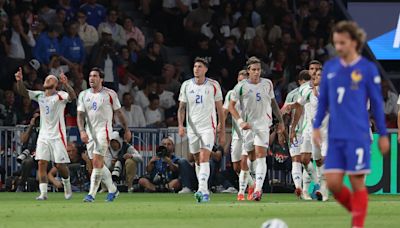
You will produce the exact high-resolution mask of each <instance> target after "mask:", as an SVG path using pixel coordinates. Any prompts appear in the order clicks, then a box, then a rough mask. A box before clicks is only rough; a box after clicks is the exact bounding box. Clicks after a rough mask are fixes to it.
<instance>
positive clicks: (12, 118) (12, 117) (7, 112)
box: [0, 90, 17, 126]
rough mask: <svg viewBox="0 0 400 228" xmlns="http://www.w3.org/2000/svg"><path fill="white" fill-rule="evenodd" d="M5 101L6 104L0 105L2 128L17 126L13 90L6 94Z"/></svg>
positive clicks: (0, 123) (0, 124)
mask: <svg viewBox="0 0 400 228" xmlns="http://www.w3.org/2000/svg"><path fill="white" fill-rule="evenodd" d="M4 101H5V102H4V104H0V126H15V125H16V124H17V115H16V111H17V110H16V107H15V96H14V92H13V91H12V90H6V91H5V92H4Z"/></svg>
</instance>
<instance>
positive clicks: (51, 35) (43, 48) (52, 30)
mask: <svg viewBox="0 0 400 228" xmlns="http://www.w3.org/2000/svg"><path fill="white" fill-rule="evenodd" d="M59 35H60V33H59V28H58V26H49V28H48V29H47V31H44V32H42V33H41V34H40V35H39V38H38V39H37V41H36V46H35V47H34V48H33V57H34V58H35V59H37V60H38V61H39V62H40V64H41V65H42V67H43V68H44V71H47V70H46V69H48V67H47V65H48V64H49V62H50V57H51V56H52V55H54V54H60V44H59V41H58V36H59Z"/></svg>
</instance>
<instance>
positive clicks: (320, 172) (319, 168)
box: [315, 166, 323, 184]
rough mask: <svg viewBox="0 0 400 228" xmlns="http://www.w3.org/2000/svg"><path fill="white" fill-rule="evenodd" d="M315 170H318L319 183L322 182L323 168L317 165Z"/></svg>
mask: <svg viewBox="0 0 400 228" xmlns="http://www.w3.org/2000/svg"><path fill="white" fill-rule="evenodd" d="M315 171H316V174H317V180H318V184H321V180H322V171H323V168H322V167H318V166H317V168H316V170H315Z"/></svg>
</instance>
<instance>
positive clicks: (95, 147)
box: [86, 132, 109, 159]
mask: <svg viewBox="0 0 400 228" xmlns="http://www.w3.org/2000/svg"><path fill="white" fill-rule="evenodd" d="M108 144H109V138H108V137H107V134H106V133H101V132H100V133H98V134H97V137H96V140H94V139H93V137H89V142H88V144H87V145H86V149H87V152H88V156H89V158H90V159H93V154H98V155H101V156H103V157H104V156H105V155H106V153H107V150H108Z"/></svg>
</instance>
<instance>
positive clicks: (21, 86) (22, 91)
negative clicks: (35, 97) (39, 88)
mask: <svg viewBox="0 0 400 228" xmlns="http://www.w3.org/2000/svg"><path fill="white" fill-rule="evenodd" d="M15 80H17V93H18V94H19V95H21V96H23V97H28V98H29V93H28V90H27V89H26V87H25V84H24V81H23V75H22V68H21V67H20V68H19V69H18V71H17V73H15Z"/></svg>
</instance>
